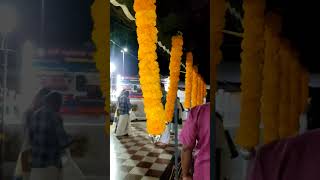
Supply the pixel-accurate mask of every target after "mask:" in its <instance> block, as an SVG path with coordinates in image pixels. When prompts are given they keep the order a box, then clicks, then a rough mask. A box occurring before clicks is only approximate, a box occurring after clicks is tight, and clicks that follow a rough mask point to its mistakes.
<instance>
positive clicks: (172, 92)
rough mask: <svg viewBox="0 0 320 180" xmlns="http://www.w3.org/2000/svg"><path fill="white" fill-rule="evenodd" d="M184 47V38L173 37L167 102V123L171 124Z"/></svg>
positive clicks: (179, 36)
mask: <svg viewBox="0 0 320 180" xmlns="http://www.w3.org/2000/svg"><path fill="white" fill-rule="evenodd" d="M182 45H183V38H182V36H181V35H177V36H173V37H172V48H171V53H170V54H171V57H170V65H169V70H170V84H169V90H168V94H167V101H166V107H165V112H166V117H167V118H166V121H167V122H171V121H172V118H173V112H174V106H175V103H176V99H177V91H178V84H179V80H180V63H181V56H182V54H183V52H182Z"/></svg>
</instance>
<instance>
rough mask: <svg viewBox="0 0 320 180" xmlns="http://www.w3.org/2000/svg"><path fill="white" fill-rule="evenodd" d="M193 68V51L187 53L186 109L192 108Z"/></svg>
mask: <svg viewBox="0 0 320 180" xmlns="http://www.w3.org/2000/svg"><path fill="white" fill-rule="evenodd" d="M192 69H193V55H192V53H191V52H188V53H187V57H186V78H185V101H184V106H185V108H186V109H189V108H191V92H192V72H193V71H192Z"/></svg>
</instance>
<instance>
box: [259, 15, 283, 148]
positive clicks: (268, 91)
mask: <svg viewBox="0 0 320 180" xmlns="http://www.w3.org/2000/svg"><path fill="white" fill-rule="evenodd" d="M280 32H281V18H280V16H279V15H276V14H274V13H271V14H268V15H267V17H266V26H265V59H264V66H263V83H262V86H263V88H262V97H261V115H262V121H263V125H264V131H263V133H264V136H263V139H264V143H265V144H268V143H270V142H272V141H275V140H277V139H278V138H279V135H278V123H279V122H278V120H279V119H278V118H279V116H278V113H279V112H278V111H279V103H280V96H279V91H280V88H279V86H280V79H279V78H278V77H280V61H279V54H278V52H279V48H280V37H279V35H280Z"/></svg>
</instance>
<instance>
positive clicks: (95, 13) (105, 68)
mask: <svg viewBox="0 0 320 180" xmlns="http://www.w3.org/2000/svg"><path fill="white" fill-rule="evenodd" d="M108 7H109V2H107V1H104V0H95V1H94V3H93V4H92V6H91V16H92V19H93V22H94V25H93V31H92V40H93V42H94V44H95V46H96V52H95V53H94V56H93V58H94V60H95V63H96V67H97V69H98V71H99V73H100V87H101V91H102V94H103V97H104V98H105V108H104V109H105V112H106V126H105V131H106V134H109V130H110V126H109V123H108V122H110V121H109V120H108V118H109V117H110V116H109V109H110V108H109V105H110V98H109V94H110V93H109V90H110V88H109V86H110V84H109V77H110V75H109V73H110V71H109V63H108V59H109V54H108V51H107V49H108V47H107V46H108V44H109V43H108V34H109V18H107V19H106V17H108V13H107V12H108V11H107V10H106V9H107V8H108Z"/></svg>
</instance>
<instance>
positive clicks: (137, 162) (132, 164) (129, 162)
mask: <svg viewBox="0 0 320 180" xmlns="http://www.w3.org/2000/svg"><path fill="white" fill-rule="evenodd" d="M137 164H139V161H136V160H131V159H128V160H126V161H124V162H123V163H122V165H123V166H136V165H137Z"/></svg>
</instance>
